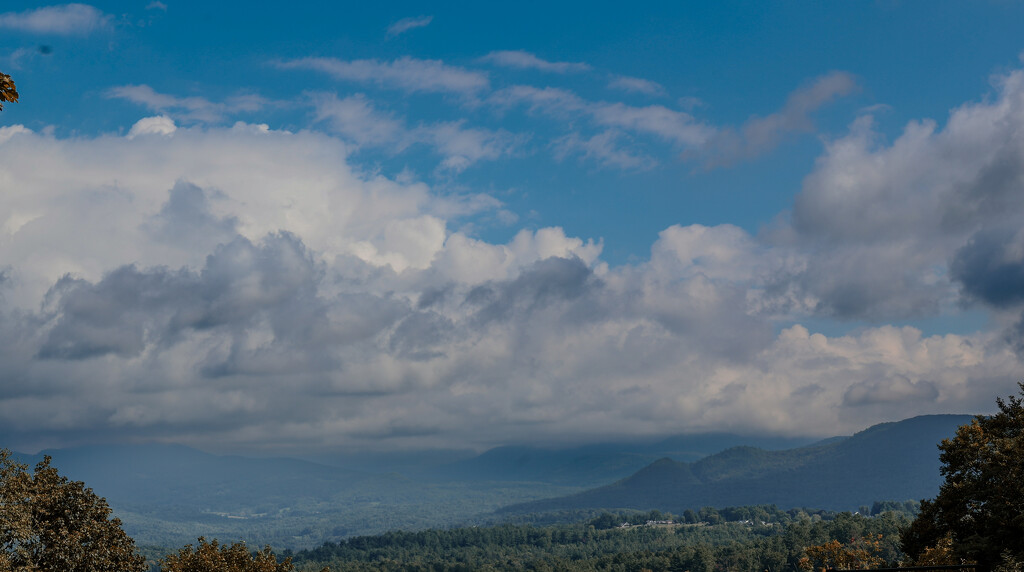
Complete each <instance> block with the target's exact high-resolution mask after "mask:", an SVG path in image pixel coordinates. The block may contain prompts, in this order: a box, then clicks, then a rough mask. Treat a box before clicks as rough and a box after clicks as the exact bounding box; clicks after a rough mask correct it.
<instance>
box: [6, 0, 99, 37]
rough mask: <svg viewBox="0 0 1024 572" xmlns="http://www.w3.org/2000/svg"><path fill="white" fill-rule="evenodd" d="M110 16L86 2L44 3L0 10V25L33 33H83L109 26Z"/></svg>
mask: <svg viewBox="0 0 1024 572" xmlns="http://www.w3.org/2000/svg"><path fill="white" fill-rule="evenodd" d="M111 18H112V17H111V16H109V15H107V14H104V13H103V12H101V11H100V10H98V9H96V8H94V7H92V6H89V5H88V4H61V5H58V6H45V7H43V8H36V9H35V10H25V11H24V12H5V13H3V14H0V28H7V29H10V30H21V31H25V32H32V33H35V34H56V35H60V36H85V35H88V34H90V33H91V32H94V31H97V30H102V29H104V28H107V27H109V26H110V20H111Z"/></svg>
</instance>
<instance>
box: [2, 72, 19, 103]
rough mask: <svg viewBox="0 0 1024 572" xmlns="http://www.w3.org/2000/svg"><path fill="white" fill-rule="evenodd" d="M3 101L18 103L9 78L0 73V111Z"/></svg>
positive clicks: (14, 88) (15, 89) (16, 94)
mask: <svg viewBox="0 0 1024 572" xmlns="http://www.w3.org/2000/svg"><path fill="white" fill-rule="evenodd" d="M5 101H9V102H12V103H13V102H16V101H18V90H17V88H16V87H15V86H14V80H12V79H11V76H9V75H7V74H5V73H3V72H0V110H2V109H3V108H4V102H5Z"/></svg>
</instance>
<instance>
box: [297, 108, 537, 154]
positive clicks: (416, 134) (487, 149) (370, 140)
mask: <svg viewBox="0 0 1024 572" xmlns="http://www.w3.org/2000/svg"><path fill="white" fill-rule="evenodd" d="M311 99H312V101H313V105H314V106H315V108H316V118H317V120H318V121H327V122H328V124H329V125H330V127H331V129H332V130H333V131H334V132H336V133H338V134H340V135H342V136H343V137H345V138H346V139H348V140H351V141H353V142H354V143H356V144H357V145H360V146H375V147H384V148H388V149H389V150H391V151H392V152H394V153H398V152H401V151H404V150H405V149H407V148H408V147H410V146H412V145H415V144H426V145H429V146H430V147H432V148H433V149H434V150H435V151H436V152H437V153H438V154H440V155H441V156H442V161H441V165H440V166H441V168H442V169H443V170H446V171H451V172H461V171H463V170H464V169H466V168H467V167H469V166H470V165H472V164H474V163H476V162H478V161H482V160H495V159H497V158H499V157H501V156H503V155H507V154H509V153H510V152H512V150H513V149H515V147H516V146H517V145H518V144H519V142H520V138H518V137H515V136H513V135H512V134H510V133H508V132H506V131H490V130H487V129H481V128H471V127H465V122H464V121H453V122H438V123H432V124H421V125H418V126H415V127H409V126H407V125H406V124H405V122H404V121H402V120H399V119H396V118H394V117H392V116H391V115H389V114H387V113H384V112H381V111H378V110H377V109H376V107H375V106H374V105H373V103H372V102H371V101H370V100H369V99H367V98H366V96H364V95H362V94H357V95H353V96H350V97H346V98H344V99H339V98H338V97H337V95H334V94H325V93H315V94H311Z"/></svg>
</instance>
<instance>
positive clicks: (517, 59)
mask: <svg viewBox="0 0 1024 572" xmlns="http://www.w3.org/2000/svg"><path fill="white" fill-rule="evenodd" d="M480 61H481V62H486V63H491V64H494V65H497V66H502V67H508V68H518V69H535V70H540V71H544V72H551V73H560V74H564V73H570V72H584V71H588V70H590V66H589V65H587V64H585V63H581V62H549V61H547V60H542V59H541V58H538V57H537V56H535V55H534V54H531V53H530V52H524V51H522V50H502V51H496V52H491V53H489V54H487V55H486V56H483V57H482V58H480Z"/></svg>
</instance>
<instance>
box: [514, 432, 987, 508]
mask: <svg viewBox="0 0 1024 572" xmlns="http://www.w3.org/2000/svg"><path fill="white" fill-rule="evenodd" d="M970 420H971V417H970V416H968V415H927V416H921V417H914V418H912V419H906V420H904V421H899V422H895V423H883V424H880V425H875V426H873V427H870V428H868V429H866V430H864V431H861V432H860V433H857V434H855V435H853V436H852V437H845V438H833V439H828V440H826V441H822V442H819V443H816V444H812V445H808V446H805V447H799V448H795V449H787V450H780V451H767V450H764V449H760V448H755V447H749V446H741V447H733V448H731V449H727V450H725V451H722V452H720V453H717V454H714V455H711V456H708V457H705V458H703V459H700V460H698V461H695V462H691V463H687V462H680V461H676V460H673V459H670V458H663V459H660V460H658V461H656V462H654V463H652V464H650V465H648V466H647V467H645V468H643V469H642V470H640V471H639V472H637V473H635V474H633V475H632V476H629V477H627V478H625V479H622V480H620V481H618V482H616V483H613V484H610V485H606V486H603V487H599V488H595V489H591V490H587V491H584V492H581V493H576V494H572V495H568V496H563V497H559V498H554V499H546V500H539V501H533V502H527V503H520V504H516V505H511V506H508V507H505V508H504V509H502V510H503V512H505V513H534V512H545V511H554V510H566V509H575V510H578V509H591V508H609V509H610V508H629V509H638V510H651V509H658V510H663V511H670V512H677V513H678V512H682V511H683V510H685V509H688V508H697V507H701V506H715V507H723V506H742V505H754V504H776V505H778V506H780V507H815V508H821V509H828V510H855V509H856V508H857V507H859V506H863V505H870V504H871V503H872V502H874V501H877V500H888V499H891V500H906V499H923V498H929V497H932V496H934V495H935V494H936V493H937V492H938V489H939V484H940V483H941V482H942V479H941V477H940V475H939V453H938V449H937V447H936V446H937V445H938V443H939V442H940V441H941V440H942V439H944V438H948V437H952V436H953V434H954V433H955V432H956V428H957V427H958V426H960V425H962V424H965V423H968V422H970Z"/></svg>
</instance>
